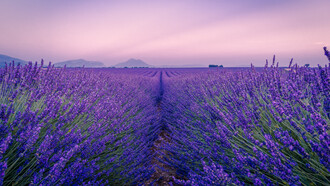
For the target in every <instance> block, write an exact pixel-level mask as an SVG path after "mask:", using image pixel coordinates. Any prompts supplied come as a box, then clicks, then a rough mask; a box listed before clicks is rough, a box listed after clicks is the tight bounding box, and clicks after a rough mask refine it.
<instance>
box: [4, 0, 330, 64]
mask: <svg viewBox="0 0 330 186" xmlns="http://www.w3.org/2000/svg"><path fill="white" fill-rule="evenodd" d="M323 46H328V47H330V1H329V0H267V1H265V0H157V1H156V0H93V1H92V0H56V1H52V0H1V1H0V54H5V55H9V56H12V57H16V58H21V59H23V60H30V61H40V60H41V59H44V60H45V61H46V62H48V61H52V62H60V61H65V60H71V59H80V58H83V59H86V60H91V61H101V62H103V63H105V64H106V65H113V64H116V63H119V62H123V61H126V60H128V59H129V58H137V59H142V60H143V61H145V62H147V63H148V64H151V65H186V64H199V65H203V66H207V65H208V64H222V65H224V66H225V67H226V66H231V67H236V66H249V65H250V64H251V63H253V64H254V65H255V66H264V64H265V60H266V59H272V57H273V55H276V59H277V61H278V62H280V66H286V65H288V64H289V61H290V59H291V58H294V62H295V63H298V64H299V65H304V64H306V63H308V64H311V65H312V66H316V65H317V64H320V65H325V64H327V63H328V61H327V58H326V57H325V56H324V52H323V49H322V48H323Z"/></svg>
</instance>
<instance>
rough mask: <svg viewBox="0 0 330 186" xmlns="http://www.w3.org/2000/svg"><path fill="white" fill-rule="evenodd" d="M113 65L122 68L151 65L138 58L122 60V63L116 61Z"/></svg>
mask: <svg viewBox="0 0 330 186" xmlns="http://www.w3.org/2000/svg"><path fill="white" fill-rule="evenodd" d="M114 67H118V68H123V67H130V68H132V67H151V65H149V64H147V63H145V62H144V61H142V60H140V59H133V58H132V59H129V60H128V61H126V62H122V63H118V64H117V65H115V66H114Z"/></svg>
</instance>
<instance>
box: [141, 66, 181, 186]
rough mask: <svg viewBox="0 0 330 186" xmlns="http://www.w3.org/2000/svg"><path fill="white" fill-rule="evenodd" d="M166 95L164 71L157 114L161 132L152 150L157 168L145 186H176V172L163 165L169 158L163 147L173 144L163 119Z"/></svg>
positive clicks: (160, 79) (160, 80) (160, 83)
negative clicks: (163, 161) (163, 105)
mask: <svg viewBox="0 0 330 186" xmlns="http://www.w3.org/2000/svg"><path fill="white" fill-rule="evenodd" d="M163 95H164V84H163V71H161V72H160V76H159V94H158V96H157V98H156V107H157V113H158V114H160V115H161V119H160V123H159V124H160V127H161V128H160V132H159V134H158V138H157V139H156V140H155V142H154V144H153V147H152V148H151V149H152V152H153V153H154V154H155V157H154V158H153V159H152V160H151V163H152V164H153V165H154V167H155V173H154V174H153V175H152V176H151V178H150V179H149V180H148V181H146V182H145V185H160V186H163V185H171V184H170V182H171V183H172V185H176V184H175V183H174V181H173V177H177V176H176V170H175V169H174V168H173V167H170V166H168V165H166V164H165V163H162V162H161V161H162V160H164V156H167V155H168V153H169V152H167V151H166V150H164V148H163V146H165V145H168V144H170V143H171V138H170V135H169V134H170V131H169V130H168V127H167V124H166V122H165V120H164V119H163V114H164V112H163V109H162V100H163Z"/></svg>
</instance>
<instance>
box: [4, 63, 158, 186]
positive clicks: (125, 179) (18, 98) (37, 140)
mask: <svg viewBox="0 0 330 186" xmlns="http://www.w3.org/2000/svg"><path fill="white" fill-rule="evenodd" d="M158 86H159V76H155V77H145V76H143V75H141V72H140V71H134V72H130V73H125V71H122V70H116V69H113V70H109V69H65V68H64V69H56V68H54V67H53V66H51V65H50V64H49V66H48V68H44V67H43V66H42V64H41V65H39V66H38V65H37V63H36V64H35V65H33V64H32V63H30V64H29V65H26V66H24V67H22V66H19V65H18V66H15V65H14V64H13V63H11V64H10V65H8V66H6V67H5V68H3V69H0V89H1V90H0V103H1V107H0V185H13V184H33V185H58V184H79V185H108V184H111V185H112V184H114V185H115V184H137V183H141V182H143V181H144V180H145V179H147V178H148V177H150V175H151V174H152V173H153V169H152V167H151V164H150V162H149V161H150V160H151V159H152V156H153V154H152V152H151V150H150V148H151V146H152V142H153V141H152V140H153V139H154V138H155V136H156V135H157V133H156V132H157V131H154V130H153V128H156V127H155V126H156V125H157V121H158V120H159V116H157V115H155V114H153V112H154V110H155V99H156V97H157V94H158Z"/></svg>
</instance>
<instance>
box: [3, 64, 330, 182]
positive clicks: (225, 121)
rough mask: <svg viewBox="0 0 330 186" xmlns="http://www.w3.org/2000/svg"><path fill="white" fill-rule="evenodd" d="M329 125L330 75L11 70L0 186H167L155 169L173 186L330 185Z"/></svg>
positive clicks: (313, 71) (273, 70) (268, 69)
mask: <svg viewBox="0 0 330 186" xmlns="http://www.w3.org/2000/svg"><path fill="white" fill-rule="evenodd" d="M329 123H330V67H329V66H325V67H321V66H319V67H318V68H308V67H299V66H298V65H292V61H291V63H290V65H289V68H280V67H278V64H275V58H274V59H273V64H272V65H270V66H268V62H267V63H266V65H265V67H264V68H256V67H254V66H253V65H251V68H221V69H215V70H214V69H205V68H204V69H92V68H91V69H88V68H87V69H86V68H54V66H52V65H51V64H49V65H48V66H47V67H44V66H43V62H41V65H38V64H37V63H35V64H32V63H30V64H28V65H26V66H20V65H17V66H15V64H14V63H11V64H9V65H7V66H6V67H5V68H2V69H0V185H14V184H22V185H28V184H31V185H142V184H145V183H158V182H159V181H160V180H161V179H162V177H157V175H155V174H159V170H160V169H163V170H162V171H163V172H166V171H169V170H166V168H164V167H161V166H160V165H159V164H157V163H155V162H156V160H157V161H158V162H161V163H164V164H166V166H168V167H171V168H173V169H171V170H170V171H172V170H175V173H174V174H173V173H171V174H168V175H175V176H173V178H172V180H173V182H171V183H169V184H179V185H231V184H233V185H252V184H253V185H287V184H288V185H313V184H314V185H328V184H329V183H330V163H329V162H330V125H329ZM160 134H163V135H164V134H166V135H165V136H168V138H166V139H165V138H162V140H163V141H162V142H161V143H160V142H159V141H160V140H161V137H159V136H160ZM157 139H158V141H157ZM156 143H159V144H161V145H159V146H157V147H155V144H156ZM155 149H157V150H158V151H159V152H155ZM156 170H157V171H156ZM162 175H166V173H164V174H160V175H159V176H162ZM154 178H156V179H155V180H151V179H154Z"/></svg>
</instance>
